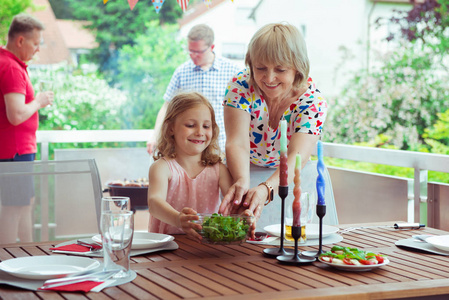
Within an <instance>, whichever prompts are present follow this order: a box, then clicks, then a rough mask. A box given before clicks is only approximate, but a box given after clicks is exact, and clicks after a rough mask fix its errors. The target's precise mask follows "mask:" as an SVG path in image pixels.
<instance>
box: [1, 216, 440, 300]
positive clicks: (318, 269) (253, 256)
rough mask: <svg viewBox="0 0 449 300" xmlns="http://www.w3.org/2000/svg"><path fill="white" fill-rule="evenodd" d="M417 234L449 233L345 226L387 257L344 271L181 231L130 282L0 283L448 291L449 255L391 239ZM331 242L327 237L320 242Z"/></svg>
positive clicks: (347, 293) (321, 294)
mask: <svg viewBox="0 0 449 300" xmlns="http://www.w3.org/2000/svg"><path fill="white" fill-rule="evenodd" d="M392 224H393V222H392V223H390V225H392ZM358 225H360V224H358ZM365 225H367V224H365ZM371 225H372V224H371ZM348 226H349V225H346V226H340V227H342V228H345V227H348ZM352 226H354V225H352ZM415 234H438V235H442V234H449V233H448V232H446V231H441V230H437V229H432V228H422V229H419V230H395V229H392V228H365V229H358V230H355V231H352V232H350V233H347V234H343V237H344V240H343V241H342V242H340V243H338V245H341V246H350V247H357V248H360V249H364V250H372V251H374V252H378V253H382V254H385V255H387V256H388V257H389V259H390V261H391V262H390V264H389V265H387V266H384V267H381V268H378V269H374V270H371V271H366V272H348V271H339V270H337V269H334V268H332V267H329V266H327V265H325V264H322V263H320V262H314V263H312V264H309V265H302V266H291V265H283V264H280V263H278V262H277V260H276V259H272V258H268V257H265V256H264V255H263V254H262V251H263V249H264V248H267V247H272V246H262V245H254V244H249V243H243V244H242V245H229V246H221V245H208V244H199V243H196V242H194V241H192V240H189V239H187V238H186V237H185V236H183V235H179V236H176V239H175V241H176V242H177V243H178V245H179V249H178V250H175V251H166V252H159V253H153V254H148V255H144V256H138V257H132V258H131V260H132V262H131V268H132V269H133V270H135V271H136V273H137V275H138V276H137V278H136V279H135V280H134V281H132V282H130V283H127V284H124V285H121V286H117V287H110V288H106V289H104V290H103V291H102V292H100V293H93V292H91V293H87V294H83V293H56V292H32V291H24V290H20V289H17V288H13V287H9V286H6V285H0V298H2V299H11V298H15V299H62V298H66V297H67V298H68V299H105V298H113V299H183V298H188V299H199V298H201V299H257V300H259V299H308V298H312V297H313V298H314V299H388V298H409V297H419V296H429V295H433V296H436V295H443V294H449V256H442V255H432V254H425V253H419V252H412V251H407V250H403V249H400V248H398V247H396V246H395V245H394V242H395V241H397V240H400V239H406V238H410V237H411V236H412V235H415ZM51 245H54V242H42V243H30V244H13V245H2V246H0V260H2V261H3V260H6V259H10V258H14V257H23V256H30V255H31V256H33V255H47V254H51V253H50V252H49V251H48V248H49V247H50V246H51ZM331 246H332V245H325V246H324V248H323V250H325V251H327V250H329V249H330V247H331ZM317 248H318V247H317V246H313V247H300V250H301V251H302V250H316V249H317ZM53 255H56V254H53Z"/></svg>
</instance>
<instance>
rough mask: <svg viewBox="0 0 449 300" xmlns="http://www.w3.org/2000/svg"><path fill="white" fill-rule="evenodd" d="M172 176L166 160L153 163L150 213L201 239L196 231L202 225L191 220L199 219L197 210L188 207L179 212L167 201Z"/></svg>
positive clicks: (150, 175) (149, 197) (149, 187)
mask: <svg viewBox="0 0 449 300" xmlns="http://www.w3.org/2000/svg"><path fill="white" fill-rule="evenodd" d="M170 178H171V174H170V170H169V168H168V165H167V163H166V162H165V160H163V159H160V160H158V161H156V162H155V163H153V164H152V165H151V167H150V171H149V172H148V181H149V185H148V208H149V211H150V214H151V215H152V216H153V217H155V218H157V219H159V220H161V221H162V222H164V223H167V224H169V225H172V226H176V227H178V228H182V230H183V231H184V232H185V233H186V234H187V235H189V236H190V237H192V238H193V239H195V240H198V241H200V240H201V236H200V235H199V234H198V233H197V232H196V231H195V228H196V229H198V230H201V225H199V224H195V223H191V222H190V221H191V220H198V216H197V215H196V214H197V212H196V211H195V210H193V209H192V208H188V207H185V208H183V209H182V211H181V212H179V211H177V210H176V209H174V208H173V207H172V206H171V205H170V204H168V203H167V201H166V199H167V189H168V181H169V179H170Z"/></svg>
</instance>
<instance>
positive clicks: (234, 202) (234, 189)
mask: <svg viewBox="0 0 449 300" xmlns="http://www.w3.org/2000/svg"><path fill="white" fill-rule="evenodd" d="M247 192H248V187H247V183H246V182H244V181H243V180H240V179H239V180H237V181H236V182H235V183H234V184H233V185H232V186H231V187H230V188H229V190H228V192H227V193H226V195H225V196H224V197H223V200H222V201H221V204H220V208H219V209H218V213H220V214H223V215H229V214H231V213H232V212H233V211H236V210H238V209H239V207H240V206H241V204H242V200H243V199H244V195H245V194H246V193H247Z"/></svg>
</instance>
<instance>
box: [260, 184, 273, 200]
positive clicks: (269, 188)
mask: <svg viewBox="0 0 449 300" xmlns="http://www.w3.org/2000/svg"><path fill="white" fill-rule="evenodd" d="M260 185H264V186H266V187H267V189H268V197H267V200H266V201H265V206H266V205H268V203H270V202H271V201H273V198H274V190H273V187H272V186H271V184H269V183H268V182H266V181H265V182H262V183H261V184H259V186H260Z"/></svg>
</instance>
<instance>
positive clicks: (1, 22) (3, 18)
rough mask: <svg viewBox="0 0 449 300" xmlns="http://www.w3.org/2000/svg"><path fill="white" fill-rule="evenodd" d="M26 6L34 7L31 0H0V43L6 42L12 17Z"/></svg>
mask: <svg viewBox="0 0 449 300" xmlns="http://www.w3.org/2000/svg"><path fill="white" fill-rule="evenodd" d="M27 8H35V6H34V5H33V0H0V45H5V44H6V37H7V35H8V30H9V25H11V21H12V18H13V17H14V16H15V15H17V14H20V13H22V12H24V11H25V10H26V9H27Z"/></svg>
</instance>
